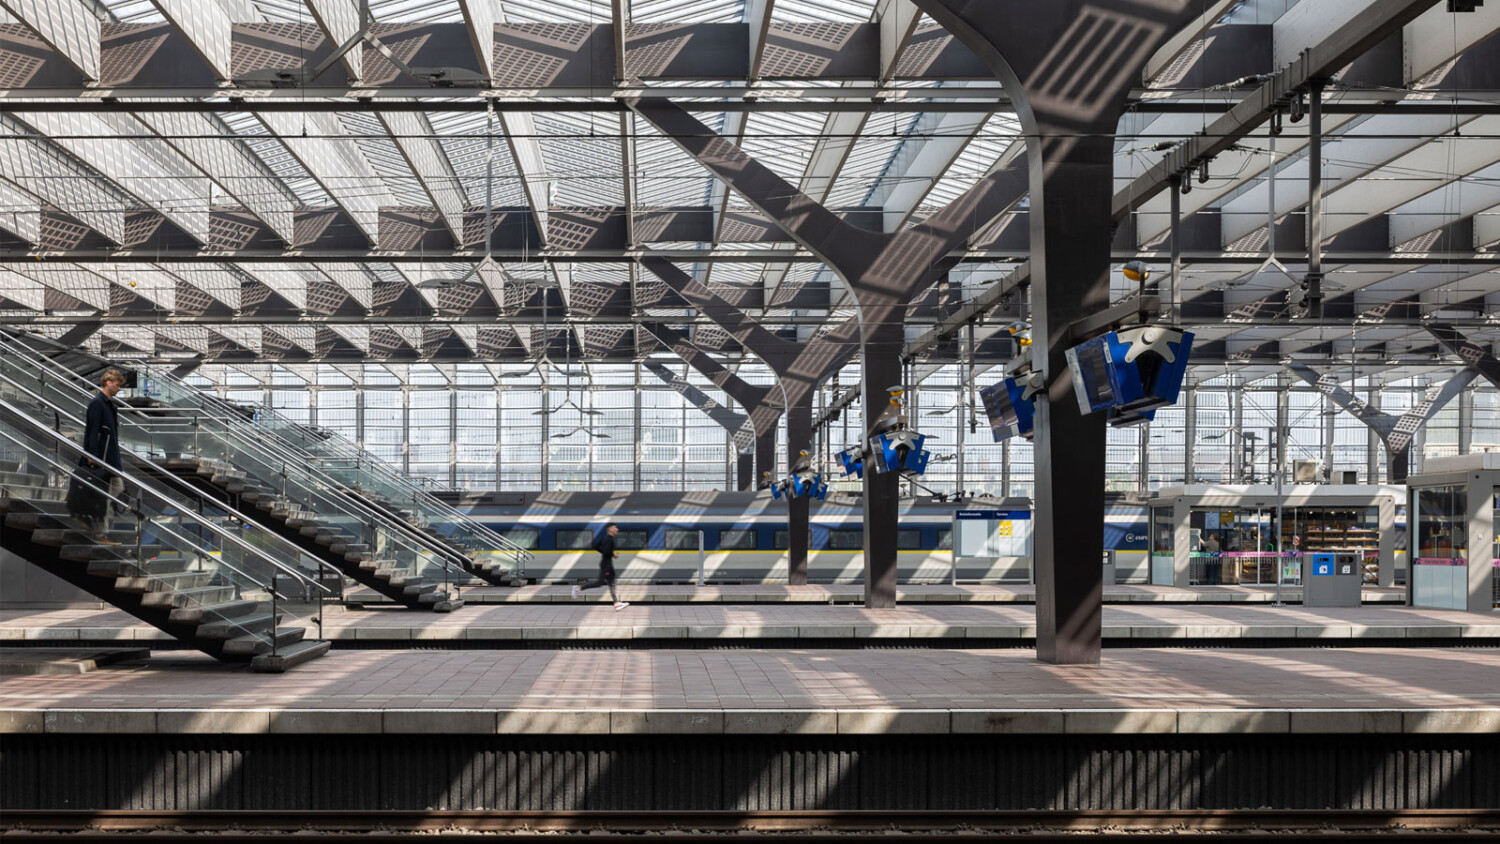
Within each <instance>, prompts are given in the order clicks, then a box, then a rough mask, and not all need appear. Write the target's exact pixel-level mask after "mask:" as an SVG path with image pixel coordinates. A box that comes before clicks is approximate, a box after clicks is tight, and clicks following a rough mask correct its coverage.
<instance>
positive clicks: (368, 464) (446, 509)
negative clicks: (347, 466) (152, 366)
mask: <svg viewBox="0 0 1500 844" xmlns="http://www.w3.org/2000/svg"><path fill="white" fill-rule="evenodd" d="M131 365H134V364H133V363H132V364H131ZM146 368H147V369H149V366H147V367H146ZM153 377H162V376H160V374H159V373H156V372H154V371H153ZM165 377H170V376H165ZM184 386H185V385H184ZM215 398H217V397H215ZM255 409H256V410H255V412H256V414H257V415H259V416H261V417H262V418H267V417H269V418H272V419H275V420H277V421H278V422H279V423H280V424H281V425H282V426H283V427H282V428H280V429H266V430H267V432H268V433H269V434H271V435H273V436H276V437H278V438H279V439H282V440H286V441H288V442H290V443H291V445H292V446H293V447H295V448H297V449H299V450H300V451H303V452H305V453H307V454H309V456H310V457H311V459H314V460H316V461H318V462H319V463H320V464H324V465H327V464H330V463H333V462H335V461H339V460H348V461H352V462H353V463H354V468H355V469H356V470H359V469H360V468H361V467H364V469H365V471H367V472H369V473H370V474H379V475H381V476H382V477H383V478H384V480H385V482H386V483H388V484H389V485H391V486H394V487H398V488H404V490H403V492H404V494H407V495H410V496H411V498H412V499H413V503H415V502H416V501H418V500H421V501H423V502H425V504H426V506H427V507H428V508H429V509H432V510H435V511H437V515H440V516H441V517H442V518H443V519H444V520H445V521H447V522H450V523H453V524H457V525H461V526H463V527H464V528H466V529H468V530H470V531H473V532H474V533H477V534H480V535H481V536H482V537H483V538H484V539H485V540H486V541H488V542H490V543H491V544H493V545H495V546H497V547H498V548H499V549H500V550H503V551H508V552H510V553H511V554H513V555H520V559H518V560H517V562H518V563H524V562H525V561H530V560H532V559H534V558H535V555H534V554H533V553H532V551H531V550H530V549H529V548H526V547H525V546H523V545H521V544H520V543H518V542H516V541H515V540H512V539H510V538H508V537H506V536H505V535H503V534H501V533H499V532H498V531H496V530H494V529H493V528H491V527H490V526H488V525H486V524H484V523H483V522H481V521H479V520H478V519H475V518H474V517H473V516H472V515H470V514H468V513H465V512H463V511H462V510H459V509H458V508H456V507H454V506H452V505H451V504H448V503H447V502H445V501H443V500H442V499H440V498H438V497H437V496H435V495H433V494H432V493H431V492H430V491H428V490H425V489H423V488H422V486H421V483H420V482H421V481H426V480H429V479H426V478H409V477H406V476H404V475H402V474H401V473H400V472H397V471H396V470H395V467H393V466H391V465H390V463H388V462H386V461H385V460H381V459H380V458H379V457H376V456H375V455H373V454H371V453H370V452H369V451H367V450H365V449H362V448H360V447H359V446H358V444H356V443H353V442H350V441H349V440H348V439H347V438H345V437H344V436H343V435H341V434H338V433H335V432H331V431H330V432H328V435H327V436H326V437H322V438H320V440H319V441H320V442H326V443H330V444H334V445H336V446H338V447H339V448H340V449H341V450H343V451H344V452H345V454H331V455H321V454H317V453H313V452H308V451H307V449H306V448H305V447H303V446H301V445H298V444H297V443H295V442H292V441H291V440H289V438H288V437H287V436H286V434H285V430H287V429H291V430H299V429H300V430H310V429H311V428H312V427H313V426H309V425H304V424H302V423H300V422H296V421H294V420H291V419H288V418H286V416H285V415H284V414H282V413H280V412H279V411H276V410H274V409H272V408H268V407H266V406H265V405H255ZM433 483H437V482H436V481H434V482H433Z"/></svg>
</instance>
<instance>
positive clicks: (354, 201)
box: [259, 113, 396, 245]
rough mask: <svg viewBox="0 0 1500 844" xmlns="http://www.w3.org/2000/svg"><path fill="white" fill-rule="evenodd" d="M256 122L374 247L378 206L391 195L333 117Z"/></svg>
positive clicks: (267, 117)
mask: <svg viewBox="0 0 1500 844" xmlns="http://www.w3.org/2000/svg"><path fill="white" fill-rule="evenodd" d="M259 119H260V121H261V122H262V123H264V124H265V126H266V128H267V129H269V130H271V134H272V135H273V136H274V137H275V138H276V139H277V140H278V141H280V142H281V144H282V145H283V146H285V147H286V148H287V150H288V151H289V152H291V154H292V156H293V157H294V158H296V159H297V161H298V162H299V163H301V165H302V166H303V167H304V168H305V169H306V170H307V172H308V173H309V174H310V175H311V176H312V177H313V178H314V179H315V180H317V182H318V184H320V185H322V187H323V190H325V191H327V193H328V195H329V196H331V197H333V201H334V202H337V203H338V204H339V207H340V208H342V209H344V212H345V213H347V214H348V215H349V217H350V218H351V219H353V220H354V224H355V225H356V226H358V227H359V229H360V231H361V232H363V233H364V235H365V237H366V238H367V239H368V240H369V241H370V243H371V244H375V245H378V244H379V243H380V213H379V212H380V208H381V206H392V205H395V204H396V200H395V197H393V196H392V195H391V193H390V191H389V190H388V189H387V188H386V184H385V180H384V179H382V178H381V177H380V175H379V174H377V173H376V172H375V170H374V168H372V167H371V166H370V163H369V162H368V161H367V160H366V159H365V157H364V154H363V153H361V152H360V150H359V147H358V146H356V145H355V143H354V141H353V139H348V138H345V137H344V135H345V133H344V127H343V126H342V125H341V124H340V123H339V122H338V119H337V118H335V117H332V116H330V115H326V114H302V115H298V114H281V113H264V114H261V115H259Z"/></svg>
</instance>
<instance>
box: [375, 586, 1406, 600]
mask: <svg viewBox="0 0 1500 844" xmlns="http://www.w3.org/2000/svg"><path fill="white" fill-rule="evenodd" d="M618 589H619V592H620V597H621V598H623V599H624V600H626V601H629V602H631V603H632V604H756V603H765V604H858V603H862V602H863V601H864V599H865V593H864V587H863V586H861V585H859V584H857V583H847V584H813V585H807V586H788V585H785V584H774V583H755V584H748V583H747V584H739V585H717V586H716V585H708V586H690V585H674V584H652V585H638V584H625V585H621V586H619V587H618ZM570 591H571V590H570V589H569V587H567V586H522V587H519V588H516V587H509V586H476V587H472V588H465V589H464V590H463V599H464V603H465V604H536V603H540V604H546V603H573V598H572V596H571V594H570ZM361 596H364V597H366V598H368V600H370V601H371V602H375V603H378V602H380V601H381V600H383V599H382V598H381V597H380V596H379V595H377V594H375V593H373V592H359V591H355V592H351V593H350V598H351V599H358V598H360V597H361ZM1281 599H1282V601H1283V602H1284V603H1293V604H1295V603H1301V602H1302V588H1301V587H1298V586H1288V587H1284V588H1283V589H1282V595H1281ZM581 600H584V601H591V602H594V603H607V602H608V601H609V592H608V591H607V590H603V589H594V590H591V591H589V592H586V593H584V595H583V596H582V598H581ZM1275 600H1276V587H1275V586H1192V587H1188V588H1185V589H1184V588H1180V587H1175V586H1148V585H1142V584H1118V585H1110V586H1106V587H1104V603H1106V604H1136V603H1146V604H1237V603H1248V604H1255V603H1273V602H1275ZM1362 601H1363V602H1364V603H1366V604H1401V603H1405V601H1406V588H1405V587H1378V586H1366V587H1365V588H1364V591H1363V595H1362ZM896 602H897V603H902V604H922V603H931V604H971V603H973V604H1034V603H1036V587H1035V586H1033V585H1031V584H1027V583H1017V584H960V585H958V586H951V585H948V584H910V585H905V586H898V587H897V588H896Z"/></svg>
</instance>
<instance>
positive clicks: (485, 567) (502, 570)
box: [345, 489, 526, 586]
mask: <svg viewBox="0 0 1500 844" xmlns="http://www.w3.org/2000/svg"><path fill="white" fill-rule="evenodd" d="M345 492H347V493H349V494H351V495H358V496H359V497H360V498H362V499H364V500H365V501H367V502H369V504H370V506H371V507H373V508H375V509H376V510H378V511H380V512H381V513H383V514H385V515H386V516H387V517H389V518H391V519H393V520H395V521H398V522H400V523H401V524H402V525H405V526H406V527H407V529H408V531H409V532H410V533H411V534H412V535H413V536H415V537H417V538H418V539H419V540H420V541H421V542H423V543H424V544H426V545H429V546H431V547H433V548H435V549H437V550H439V551H440V552H442V553H443V554H445V555H446V556H448V557H449V558H451V559H454V560H458V561H459V564H460V565H461V566H463V569H464V571H466V572H468V573H469V574H472V575H474V576H475V577H477V578H479V579H480V580H483V581H484V582H485V583H489V584H491V585H493V586H524V585H525V584H526V581H525V579H524V578H521V577H520V576H518V575H517V573H516V572H515V571H514V564H513V563H508V562H506V561H505V560H504V559H497V558H495V557H493V556H480V555H477V554H471V553H469V552H468V551H467V550H465V549H464V548H462V547H460V546H459V545H457V544H455V543H454V542H453V541H452V540H451V539H449V538H448V537H446V536H443V535H442V534H440V533H438V532H437V531H436V530H434V529H433V528H432V527H431V526H430V525H428V524H426V523H425V522H424V521H423V519H422V515H421V514H420V513H418V512H415V511H413V510H410V509H407V508H405V507H403V506H402V505H400V504H397V503H395V502H392V501H390V500H388V499H386V498H384V497H382V496H381V495H379V494H378V493H376V492H373V491H371V490H366V489H346V490H345Z"/></svg>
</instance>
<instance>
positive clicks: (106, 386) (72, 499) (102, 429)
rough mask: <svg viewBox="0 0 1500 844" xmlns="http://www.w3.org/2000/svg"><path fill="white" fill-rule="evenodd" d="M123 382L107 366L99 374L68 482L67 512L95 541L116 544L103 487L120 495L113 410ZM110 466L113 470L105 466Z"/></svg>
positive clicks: (116, 420)
mask: <svg viewBox="0 0 1500 844" xmlns="http://www.w3.org/2000/svg"><path fill="white" fill-rule="evenodd" d="M124 386H125V373H123V372H121V371H120V370H118V369H114V368H110V369H106V370H105V371H104V375H103V376H101V378H100V387H99V394H98V395H96V396H94V400H93V401H91V402H89V409H88V414H87V416H85V419H84V425H83V450H84V452H85V453H86V454H87V456H86V457H80V458H79V459H78V471H77V472H75V473H74V475H73V480H72V482H71V483H69V484H68V512H69V513H71V514H72V515H73V516H74V517H75V518H77V519H80V520H82V521H83V522H84V523H86V524H87V525H88V526H89V529H90V530H92V531H93V534H94V541H95V542H99V543H103V544H108V545H117V544H119V543H117V542H114V541H113V540H111V539H110V538H109V499H108V498H107V497H106V496H105V494H104V490H108V491H109V494H110V495H113V496H114V497H116V498H119V497H120V496H121V495H122V494H123V493H124V491H125V482H124V481H123V480H121V479H120V477H119V475H117V474H115V472H118V471H119V470H120V469H121V468H123V463H122V462H121V460H120V417H119V413H118V412H117V411H116V410H115V394H116V393H118V392H120V390H121V389H123V388H124ZM105 466H110V467H113V468H114V469H115V472H110V471H109V470H108V469H105V468H104V467H105Z"/></svg>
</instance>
